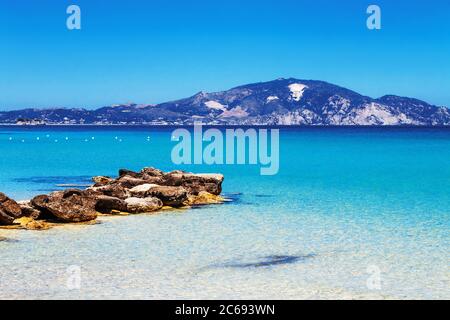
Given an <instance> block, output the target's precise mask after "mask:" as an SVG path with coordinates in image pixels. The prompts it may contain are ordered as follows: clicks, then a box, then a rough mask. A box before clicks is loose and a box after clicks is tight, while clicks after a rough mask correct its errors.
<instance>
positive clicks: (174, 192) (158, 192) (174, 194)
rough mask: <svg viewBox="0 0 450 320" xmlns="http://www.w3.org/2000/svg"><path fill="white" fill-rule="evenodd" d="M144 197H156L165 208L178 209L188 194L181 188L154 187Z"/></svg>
mask: <svg viewBox="0 0 450 320" xmlns="http://www.w3.org/2000/svg"><path fill="white" fill-rule="evenodd" d="M146 195H147V196H152V197H157V198H158V199H160V200H161V201H162V202H163V204H164V205H166V206H171V207H180V206H182V205H183V203H184V202H185V201H186V200H187V195H188V193H187V191H186V189H184V188H183V187H171V186H155V187H152V188H150V189H149V190H148V191H147V192H146Z"/></svg>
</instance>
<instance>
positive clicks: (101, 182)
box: [92, 176, 114, 187]
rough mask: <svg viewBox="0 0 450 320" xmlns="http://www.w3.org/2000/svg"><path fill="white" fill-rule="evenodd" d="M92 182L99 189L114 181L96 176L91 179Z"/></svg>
mask: <svg viewBox="0 0 450 320" xmlns="http://www.w3.org/2000/svg"><path fill="white" fill-rule="evenodd" d="M92 181H93V182H94V183H95V185H94V186H95V187H100V186H104V185H107V184H110V183H112V182H113V181H114V179H113V178H110V177H105V176H96V177H93V178H92Z"/></svg>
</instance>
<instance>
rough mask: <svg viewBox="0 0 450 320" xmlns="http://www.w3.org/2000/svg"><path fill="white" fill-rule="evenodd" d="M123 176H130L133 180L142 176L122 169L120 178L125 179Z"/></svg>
mask: <svg viewBox="0 0 450 320" xmlns="http://www.w3.org/2000/svg"><path fill="white" fill-rule="evenodd" d="M123 176H130V177H133V178H140V176H141V175H140V174H139V173H138V172H134V171H131V170H128V169H120V170H119V177H123Z"/></svg>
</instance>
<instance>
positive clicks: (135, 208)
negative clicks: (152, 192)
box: [125, 197, 163, 213]
mask: <svg viewBox="0 0 450 320" xmlns="http://www.w3.org/2000/svg"><path fill="white" fill-rule="evenodd" d="M125 202H126V203H127V211H128V212H131V213H145V212H153V211H156V210H159V209H161V208H162V206H163V203H162V201H161V200H159V199H158V198H155V197H147V198H135V197H131V198H128V199H126V200H125Z"/></svg>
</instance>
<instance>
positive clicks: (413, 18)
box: [0, 0, 450, 110]
mask: <svg viewBox="0 0 450 320" xmlns="http://www.w3.org/2000/svg"><path fill="white" fill-rule="evenodd" d="M70 4H76V5H79V6H80V8H81V24H82V29H81V30H73V31H70V30H68V29H67V28H66V19H67V17H68V15H67V14H66V8H67V7H68V5H70ZM370 4H377V5H379V6H380V7H381V10H382V29H381V30H379V31H370V30H368V29H367V27H366V19H367V17H368V15H367V14H366V9H367V7H368V5H370ZM279 77H296V78H300V79H316V80H325V81H328V82H332V83H335V84H338V85H341V86H344V87H347V88H349V89H352V90H355V91H357V92H359V93H362V94H366V95H369V96H372V97H378V96H381V95H384V94H397V95H404V96H411V97H416V98H420V99H423V100H425V101H428V102H430V103H433V104H437V105H446V106H449V107H450V1H448V0H434V1H425V0H408V1H406V0H395V1H393V0H373V1H365V0H364V1H362V0H340V1H337V0H336V1H332V0H314V1H312V0H309V1H306V0H305V1H303V0H295V1H288V0H269V1H267V0H257V1H255V0H240V1H236V0H226V1H225V0H220V1H219V0H206V1H204V0H190V1H189V0H148V1H138V0H127V1H114V0H71V1H66V0H53V1H51V0H39V1H25V0H23V1H16V0H8V1H5V0H0V110H6V109H15V108H24V107H54V106H65V107H87V108H96V107H100V106H103V105H108V104H114V103H125V102H136V103H159V102H164V101H168V100H174V99H178V98H184V97H187V96H190V95H193V94H194V93H196V92H198V91H201V90H203V91H208V92H212V91H218V90H225V89H229V88H231V87H233V86H236V85H241V84H246V83H252V82H260V81H268V80H272V79H276V78H279Z"/></svg>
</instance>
